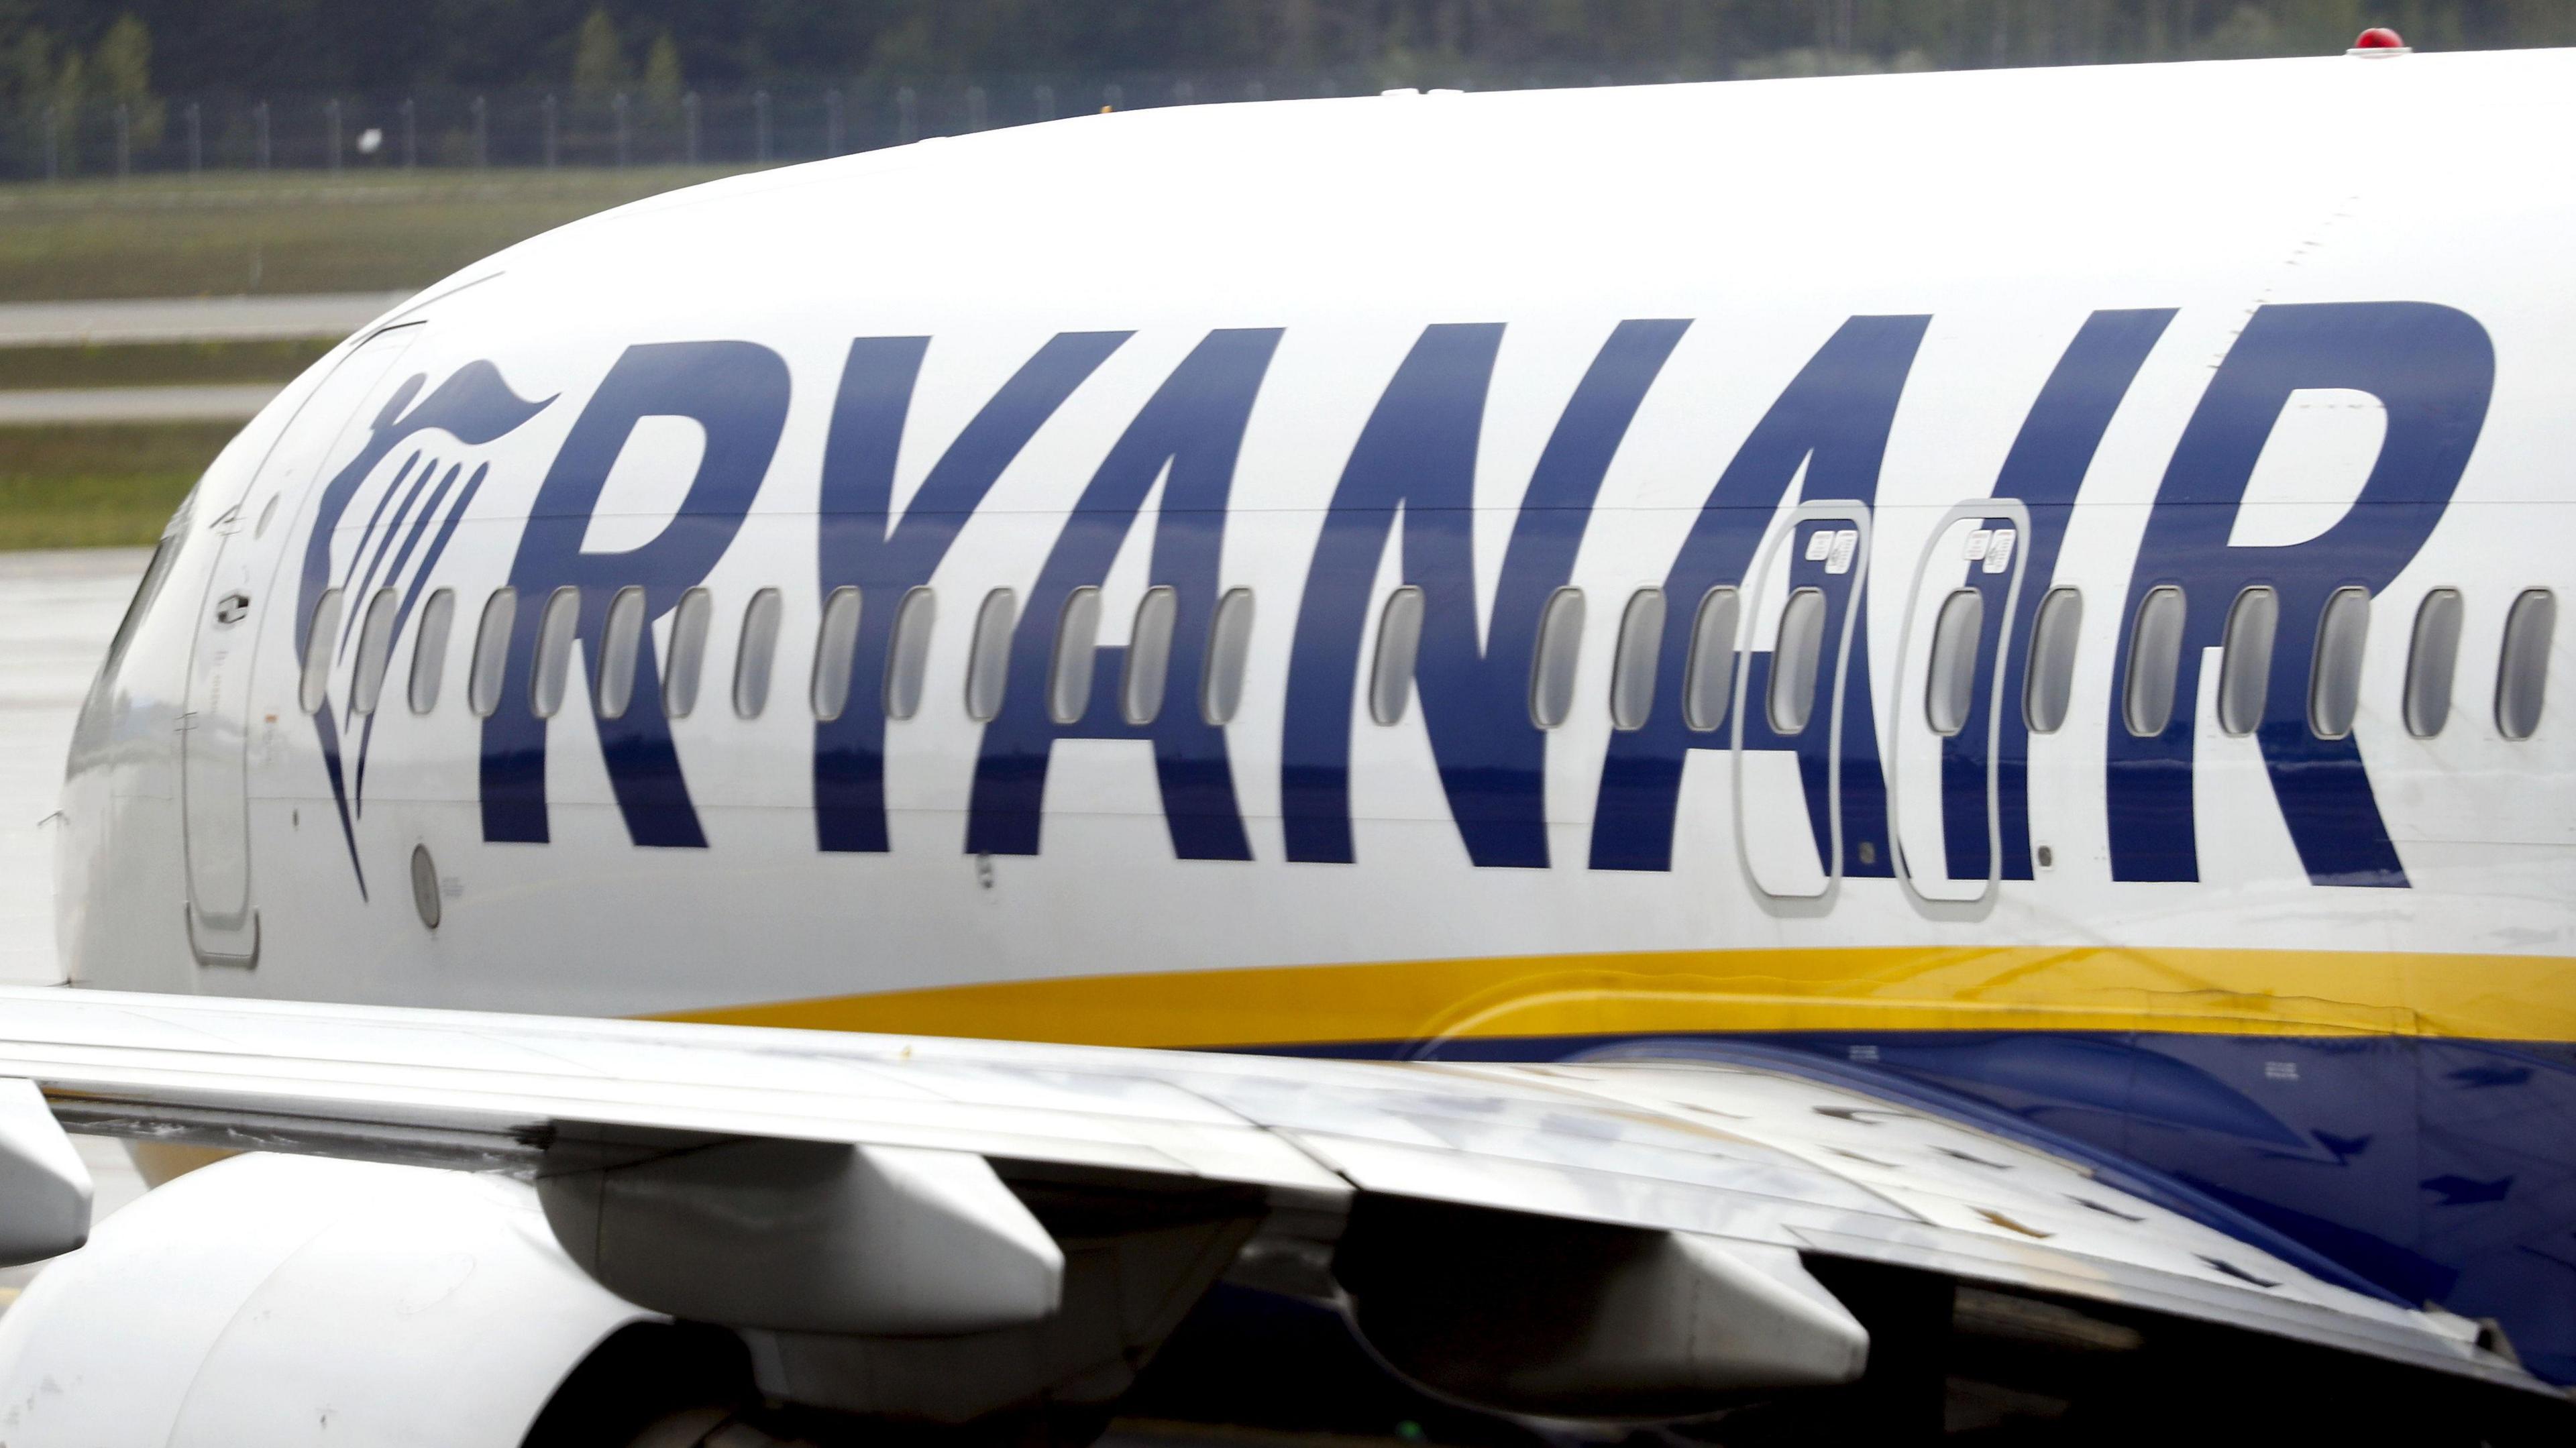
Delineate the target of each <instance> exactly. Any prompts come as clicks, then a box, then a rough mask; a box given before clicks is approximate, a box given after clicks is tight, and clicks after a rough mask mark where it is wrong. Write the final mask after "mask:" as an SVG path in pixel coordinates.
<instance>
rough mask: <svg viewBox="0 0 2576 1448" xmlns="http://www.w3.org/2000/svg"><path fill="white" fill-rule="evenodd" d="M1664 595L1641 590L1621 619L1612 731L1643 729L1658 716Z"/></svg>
mask: <svg viewBox="0 0 2576 1448" xmlns="http://www.w3.org/2000/svg"><path fill="white" fill-rule="evenodd" d="M1663 652H1664V591H1663V590H1662V589H1660V588H1640V589H1638V590H1637V591H1636V592H1635V593H1633V594H1630V595H1629V596H1628V608H1627V611H1626V612H1625V613H1622V614H1620V615H1619V647H1618V650H1617V652H1615V653H1613V654H1612V655H1611V658H1610V727H1611V728H1613V729H1621V730H1626V729H1643V728H1645V727H1646V720H1647V719H1648V718H1650V717H1652V716H1653V714H1654V712H1655V673H1656V671H1657V670H1658V669H1659V668H1661V667H1662V665H1663Z"/></svg>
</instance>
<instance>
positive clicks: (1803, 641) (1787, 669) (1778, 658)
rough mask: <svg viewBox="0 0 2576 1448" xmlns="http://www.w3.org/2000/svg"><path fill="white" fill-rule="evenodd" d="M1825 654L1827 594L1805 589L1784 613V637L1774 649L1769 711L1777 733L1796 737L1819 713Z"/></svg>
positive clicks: (1782, 616) (1791, 596)
mask: <svg viewBox="0 0 2576 1448" xmlns="http://www.w3.org/2000/svg"><path fill="white" fill-rule="evenodd" d="M1824 652H1825V594H1824V590H1822V589H1817V588H1801V589H1799V590H1798V591H1797V592H1795V593H1792V594H1790V595H1789V602H1788V604H1787V605H1786V606H1785V607H1783V608H1782V609H1781V610H1780V637H1779V638H1778V639H1777V640H1776V641H1774V642H1773V644H1772V646H1771V691H1770V697H1769V700H1768V708H1769V711H1770V715H1771V730H1772V732H1773V733H1775V734H1795V733H1797V732H1799V731H1800V730H1802V729H1805V728H1806V727H1807V719H1808V717H1809V716H1810V715H1812V714H1814V713H1815V712H1816V671H1817V668H1818V665H1819V664H1820V662H1821V661H1822V659H1823V657H1824Z"/></svg>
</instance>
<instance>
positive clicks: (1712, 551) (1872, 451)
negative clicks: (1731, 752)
mask: <svg viewBox="0 0 2576 1448" xmlns="http://www.w3.org/2000/svg"><path fill="white" fill-rule="evenodd" d="M1930 321H1931V319H1930V318H1928V317H1854V318H1852V319H1850V320H1849V321H1847V322H1845V323H1844V324H1843V325H1842V327H1841V328H1840V329H1839V330H1838V331H1836V332H1835V333H1834V335H1833V336H1832V337H1830V338H1828V339H1826V341H1825V344H1824V346H1823V347H1821V348H1819V349H1817V352H1816V355H1815V356H1814V357H1813V358H1811V359H1809V361H1808V362H1807V365H1806V366H1805V367H1803V368H1801V369H1800V370H1799V372H1798V375H1797V376H1796V377H1794V378H1792V379H1790V382H1789V385H1788V387H1787V388H1786V389H1785V390H1783V391H1782V392H1781V394H1780V397H1779V400H1778V401H1776V402H1774V403H1772V404H1771V410H1770V411H1768V412H1766V413H1764V414H1763V416H1762V420H1761V421H1760V422H1758V423H1756V424H1754V427H1753V431H1752V433H1751V434H1750V435H1749V436H1747V437H1746V438H1745V440H1744V445H1743V446H1742V447H1740V448H1738V449H1737V450H1736V453H1735V458H1734V461H1732V462H1730V463H1728V464H1727V466H1726V471H1725V472H1724V473H1723V474H1721V475H1720V476H1719V477H1718V480H1717V484H1716V486H1714V487H1713V488H1711V489H1710V490H1709V495H1708V501H1707V502H1706V503H1705V504H1703V505H1702V506H1701V508H1700V512H1699V517H1698V519H1697V520H1696V521H1695V522H1694V523H1693V524H1692V525H1691V531H1690V535H1689V537H1687V538H1686V539H1684V540H1683V543H1682V548H1681V553H1680V554H1679V556H1677V557H1676V558H1675V559H1674V560H1673V567H1672V571H1671V572H1670V573H1669V574H1667V575H1666V576H1665V579H1664V596H1665V598H1666V600H1667V606H1666V609H1665V614H1664V637H1663V644H1662V648H1661V663H1660V667H1659V669H1658V671H1657V674H1656V682H1657V687H1658V689H1659V690H1660V691H1661V693H1662V695H1663V697H1662V698H1661V699H1659V700H1658V702H1657V705H1656V708H1655V710H1654V713H1653V714H1652V715H1651V716H1649V717H1648V719H1647V721H1646V724H1645V727H1644V728H1641V729H1637V730H1634V731H1632V732H1628V733H1620V734H1613V735H1611V736H1610V748H1609V752H1608V753H1607V755H1606V756H1605V757H1604V758H1603V760H1602V766H1601V790H1600V794H1599V797H1598V801H1597V804H1596V807H1595V812H1594V821H1593V826H1592V868H1594V869H1596V870H1669V869H1671V868H1672V865H1673V860H1672V857H1673V817H1674V813H1675V811H1676V809H1677V808H1678V804H1679V799H1680V795H1681V783H1682V761H1683V760H1684V759H1685V758H1686V757H1687V756H1688V755H1689V753H1690V751H1691V750H1694V749H1725V748H1727V747H1728V735H1727V733H1726V731H1725V730H1723V729H1713V730H1710V731H1709V732H1707V733H1704V734H1703V733H1697V732H1694V731H1693V730H1692V729H1691V728H1690V727H1689V726H1688V724H1687V723H1685V722H1684V720H1683V718H1682V711H1681V708H1680V705H1679V696H1680V693H1681V689H1682V682H1683V675H1684V672H1685V667H1686V664H1687V655H1688V652H1689V648H1690V635H1691V624H1692V621H1693V614H1694V612H1695V610H1696V609H1697V607H1698V604H1699V601H1700V598H1701V597H1702V596H1703V595H1705V594H1706V593H1707V592H1708V590H1710V589H1711V588H1714V587H1716V586H1718V585H1719V584H1740V583H1741V582H1742V581H1743V579H1744V578H1745V574H1746V570H1747V569H1748V568H1749V567H1750V566H1751V565H1752V561H1753V555H1754V550H1755V549H1757V548H1758V547H1760V546H1761V543H1762V539H1763V536H1764V535H1765V534H1766V533H1768V532H1769V531H1770V528H1771V520H1772V517H1773V515H1774V514H1775V513H1776V511H1777V510H1778V508H1779V505H1780V500H1781V498H1782V496H1783V495H1784V494H1786V493H1787V491H1788V488H1789V484H1790V481H1791V480H1792V479H1794V478H1796V477H1797V476H1798V470H1799V466H1800V465H1801V464H1804V465H1805V467H1806V481H1805V484H1804V486H1803V488H1802V489H1801V496H1802V497H1804V498H1808V499H1816V500H1822V499H1841V498H1851V499H1857V500H1859V501H1861V502H1864V503H1866V502H1869V501H1871V500H1873V499H1875V498H1876V497H1877V496H1878V470H1879V463H1880V460H1881V459H1882V458H1883V457H1884V456H1885V454H1886V452H1887V434H1888V429H1889V428H1890V426H1891V425H1892V424H1893V423H1894V421H1895V418H1896V403H1897V399H1898V397H1899V396H1900V395H1902V394H1903V392H1904V390H1905V378H1906V375H1907V374H1908V373H1909V372H1911V371H1912V370H1913V366H1914V354H1915V351H1916V349H1917V348H1919V347H1920V346H1921V345H1922V342H1923V331H1924V328H1925V327H1926V326H1927V325H1929V323H1930ZM1792 559H1793V565H1792V569H1791V572H1790V576H1789V586H1790V587H1791V588H1800V587H1820V588H1823V589H1824V591H1825V594H1826V597H1827V598H1828V599H1829V600H1831V601H1832V610H1831V613H1830V614H1829V616H1828V617H1827V619H1826V621H1825V637H1826V638H1829V639H1830V638H1837V637H1839V636H1840V635H1841V632H1842V627H1843V623H1842V620H1843V611H1844V610H1845V609H1848V608H1851V607H1854V606H1857V605H1858V604H1859V603H1860V602H1861V599H1860V598H1859V597H1858V592H1857V591H1856V590H1850V589H1843V588H1839V587H1837V586H1836V584H1837V583H1838V582H1839V581H1838V580H1833V579H1828V578H1827V577H1825V576H1824V572H1823V570H1824V567H1825V565H1824V564H1822V563H1817V562H1811V561H1809V560H1807V559H1806V558H1805V557H1804V550H1800V551H1799V552H1798V553H1795V554H1793V555H1792ZM1769 665H1770V655H1769V654H1768V653H1767V652H1756V653H1755V654H1754V655H1753V656H1752V658H1751V660H1750V661H1749V667H1748V670H1747V674H1748V677H1747V682H1746V685H1745V693H1744V697H1745V698H1747V699H1760V698H1762V697H1763V696H1764V694H1765V692H1766V690H1767V689H1768V687H1769V678H1770V667H1769ZM1848 679H1849V682H1848V683H1847V685H1846V688H1845V694H1844V711H1845V712H1844V720H1843V729H1842V749H1843V770H1842V814H1843V826H1844V841H1845V844H1844V853H1845V856H1846V858H1845V859H1844V861H1843V874H1845V875H1846V876H1854V875H1886V874H1889V873H1891V871H1892V864H1891V860H1890V855H1891V854H1892V852H1891V851H1887V850H1882V849H1880V848H1878V842H1880V841H1884V840H1885V839H1886V838H1887V786H1886V782H1885V779H1884V776H1883V775H1882V774H1881V772H1880V770H1879V762H1878V726H1877V723H1876V716H1875V714H1874V711H1873V709H1872V705H1871V696H1870V687H1869V638H1868V630H1867V629H1861V630H1858V631H1857V632H1856V634H1855V636H1854V638H1853V640H1852V651H1851V664H1850V672H1849V675H1848ZM1821 716H1822V707H1821V706H1820V707H1819V717H1821ZM1829 735H1830V731H1828V730H1826V729H1823V728H1821V727H1810V728H1807V729H1805V730H1803V731H1801V732H1800V733H1799V734H1798V735H1797V736H1796V737H1794V738H1786V739H1784V738H1782V737H1780V736H1779V735H1777V734H1775V733H1773V732H1772V731H1771V729H1770V727H1769V721H1768V719H1767V717H1766V716H1765V714H1764V712H1763V711H1760V710H1752V711H1748V717H1747V718H1746V719H1745V721H1744V747H1745V748H1747V749H1756V748H1760V749H1791V750H1794V751H1795V752H1796V753H1797V756H1798V766H1799V776H1800V779H1801V781H1802V782H1803V784H1804V786H1805V793H1806V797H1807V812H1808V817H1809V822H1810V824H1811V825H1812V826H1813V828H1814V831H1815V837H1816V840H1817V842H1818V843H1817V847H1816V848H1817V852H1818V855H1819V858H1820V859H1821V858H1822V856H1823V854H1824V852H1825V850H1826V849H1827V845H1826V844H1825V843H1824V842H1825V841H1828V840H1830V839H1831V838H1832V837H1833V830H1832V818H1831V810H1832V805H1831V803H1830V801H1829V799H1828V794H1827V774H1828V765H1829V763H1830V761H1829V760H1828V759H1827V757H1826V751H1827V748H1828V747H1829V746H1828V744H1827V742H1826V741H1827V739H1828V738H1829ZM1864 846H1867V847H1868V855H1869V858H1868V859H1867V860H1864V859H1863V858H1862V857H1861V852H1862V848H1863V847H1864Z"/></svg>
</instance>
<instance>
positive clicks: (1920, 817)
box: [1886, 498, 2030, 906]
mask: <svg viewBox="0 0 2576 1448" xmlns="http://www.w3.org/2000/svg"><path fill="white" fill-rule="evenodd" d="M2029 537H2030V510H2029V509H2028V508H2025V507H2023V506H2022V505H2021V504H2020V503H2019V502H2016V501H2014V500H2012V499H2009V498H1978V499H1975V500H1973V501H1970V502H1965V503H1961V504H1959V505H1958V506H1956V507H1954V508H1952V509H1950V510H1949V511H1948V512H1947V513H1944V514H1943V515H1942V516H1941V520H1940V522H1939V523H1938V524H1936V525H1935V526H1934V528H1933V530H1932V537H1931V540H1930V541H1929V542H1928V543H1926V544H1925V545H1924V548H1923V552H1922V553H1921V554H1920V555H1919V556H1918V557H1917V558H1916V560H1915V564H1914V574H1913V578H1912V581H1911V582H1910V584H1909V585H1908V587H1907V589H1906V594H1905V610H1904V615H1903V622H1902V624H1901V625H1900V633H1899V635H1898V639H1897V656H1896V671H1895V678H1896V697H1895V698H1894V699H1893V700H1891V701H1890V702H1889V706H1888V708H1887V711H1886V714H1887V726H1886V727H1887V732H1888V735H1889V739H1888V746H1887V750H1886V755H1887V770H1888V781H1887V783H1888V791H1887V810H1888V832H1889V833H1890V834H1891V835H1892V836H1894V839H1895V845H1896V874H1897V878H1899V879H1901V880H1903V881H1904V882H1905V886H1906V889H1907V890H1909V891H1911V892H1912V893H1913V895H1914V897H1915V898H1916V899H1917V900H1920V901H1924V902H1927V903H1932V902H1946V903H1949V904H1953V905H1963V906H1980V905H1984V904H1986V903H1988V902H1990V901H1991V900H1992V899H1993V898H1994V895H1995V892H1996V890H1997V889H1998V888H1999V886H2000V885H2001V882H2002V880H2003V815H2002V798H2001V774H2000V768H2001V766H2000V760H1999V757H1998V756H1999V754H2000V749H2001V744H2002V732H2003V711H2004V710H2005V709H2006V708H2007V707H2011V705H2010V704H2009V703H2008V702H2007V701H2006V699H2005V698H2004V680H2005V677H2006V675H2007V672H2008V670H2007V667H2006V666H2007V665H2008V664H2009V663H2010V661H2011V650H2012V648H2013V644H2014V630H2013V627H2012V620H2013V619H2014V618H2015V617H2016V616H2018V614H2019V612H2020V608H2021V582H2022V569H2023V564H2024V560H2025V559H2026V557H2027V556H2028V553H2029V550H2028V548H2027V547H2026V546H2025V543H2026V540H2027V539H2028V538H2029Z"/></svg>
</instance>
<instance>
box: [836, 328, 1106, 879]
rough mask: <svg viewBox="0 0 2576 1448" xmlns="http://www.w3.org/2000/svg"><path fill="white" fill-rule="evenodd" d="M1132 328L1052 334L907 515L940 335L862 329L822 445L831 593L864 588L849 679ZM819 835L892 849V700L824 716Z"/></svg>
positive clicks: (873, 670) (859, 676) (860, 847)
mask: <svg viewBox="0 0 2576 1448" xmlns="http://www.w3.org/2000/svg"><path fill="white" fill-rule="evenodd" d="M1130 335H1131V334H1130V333H1126V332H1066V333H1063V334H1061V335H1059V336H1056V337H1054V338H1051V339H1049V340H1048V342H1047V344H1046V345H1045V346H1043V347H1040V348H1039V349H1038V351H1037V354H1036V355H1035V356H1033V357H1031V358H1030V359H1029V360H1028V361H1027V362H1026V363H1025V364H1023V365H1022V366H1021V367H1020V370H1019V371H1018V372H1016V373H1014V374H1012V376H1011V380H1010V381H1008V382H1005V383H1003V384H1002V389H1001V391H999V392H997V393H995V394H993V397H992V400H991V401H989V402H987V403H985V404H984V407H983V410H981V411H980V412H978V413H976V414H975V418H974V420H973V421H971V422H969V423H967V424H966V427H965V430H964V431H962V432H960V433H959V434H958V435H957V440H956V441H955V442H952V443H950V444H949V446H948V451H947V452H946V453H944V454H942V455H941V457H940V459H939V461H938V462H937V463H936V464H935V465H933V466H932V468H931V470H930V475H929V476H928V477H927V478H925V479H924V480H923V481H922V484H921V488H920V491H918V492H916V493H915V494H913V497H912V502H911V505H910V506H908V507H907V508H905V509H904V513H903V517H902V519H901V520H900V521H895V520H894V519H893V513H894V503H893V498H894V461H895V451H896V449H897V448H898V447H899V446H900V445H901V444H902V442H903V425H904V418H905V415H906V414H907V413H909V412H910V411H911V409H912V390H913V384H914V381H915V380H916V379H917V378H918V377H919V376H920V373H921V359H922V356H923V354H924V353H925V352H927V351H928V350H929V347H930V339H929V338H927V337H862V338H860V339H858V340H857V341H855V342H852V343H851V344H850V354H849V360H848V362H847V363H846V364H845V365H844V366H843V367H842V369H841V391H840V396H839V398H838V400H837V401H836V402H835V403H834V404H833V408H832V430H831V436H830V438H829V440H828V441H827V442H826V443H825V445H824V450H823V501H822V516H821V518H819V519H818V520H817V527H818V530H819V532H820V535H821V536H820V538H819V540H818V543H817V548H816V559H815V562H816V571H817V573H818V574H819V575H820V582H821V584H822V591H823V593H824V594H826V595H828V594H829V593H831V591H832V590H833V589H835V588H841V587H856V588H857V589H859V591H860V598H861V601H862V602H861V608H860V610H859V639H858V646H857V649H856V651H855V653H854V654H853V656H852V661H851V665H850V669H851V674H850V677H851V678H852V679H854V680H878V679H882V678H884V677H885V666H886V648H887V645H888V643H889V642H890V640H891V638H892V631H893V628H894V617H895V606H896V604H897V603H898V602H899V601H900V600H901V599H902V598H903V595H904V594H905V592H906V591H908V590H910V589H913V588H917V587H920V586H921V585H923V584H926V583H928V582H929V581H930V575H931V573H932V572H933V571H935V570H936V569H937V568H938V567H939V560H940V559H942V558H945V557H947V556H948V545H949V544H951V543H953V542H955V541H956V538H957V530H958V529H960V528H963V527H964V526H966V520H967V518H969V517H970V516H972V515H973V514H974V512H975V509H976V508H977V506H979V505H980V504H982V502H983V501H984V495H985V494H986V493H987V492H989V491H991V490H992V486H993V482H994V480H995V479H997V478H999V477H1000V476H1001V475H1002V470H1003V469H1004V468H1007V467H1009V466H1010V465H1011V459H1013V458H1015V457H1018V456H1019V455H1020V449H1022V448H1024V447H1026V446H1027V445H1028V441H1029V439H1030V438H1031V437H1032V436H1034V435H1035V434H1036V432H1037V430H1038V428H1039V427H1040V425H1042V424H1044V423H1045V422H1046V420H1047V419H1048V418H1050V417H1053V416H1054V415H1055V411H1056V409H1057V408H1058V407H1060V406H1062V405H1063V404H1064V400H1065V399H1066V398H1067V397H1070V396H1072V395H1073V390H1074V389H1075V388H1076V387H1079V386H1081V385H1082V382H1083V380H1084V379H1085V378H1087V377H1089V376H1090V375H1091V374H1092V373H1093V372H1094V371H1095V370H1097V369H1098V368H1099V366H1100V364H1101V363H1102V362H1104V361H1106V360H1108V357H1109V354H1110V353H1112V352H1115V351H1117V350H1118V348H1119V346H1120V344H1122V343H1124V342H1125V341H1126V340H1127V338H1128V337H1129V336H1130ZM889 525H891V526H889ZM814 837H815V842H816V844H817V845H818V846H819V847H820V848H822V849H825V850H836V851H858V852H869V853H882V852H883V851H884V850H885V849H886V816H885V712H884V711H883V710H882V709H877V708H851V709H846V710H843V711H842V713H841V717H840V718H838V719H833V720H828V721H823V722H818V723H816V724H815V726H814Z"/></svg>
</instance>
